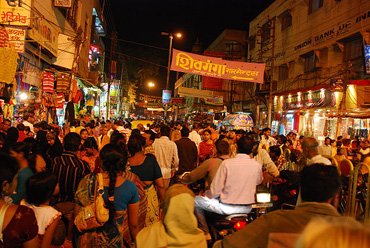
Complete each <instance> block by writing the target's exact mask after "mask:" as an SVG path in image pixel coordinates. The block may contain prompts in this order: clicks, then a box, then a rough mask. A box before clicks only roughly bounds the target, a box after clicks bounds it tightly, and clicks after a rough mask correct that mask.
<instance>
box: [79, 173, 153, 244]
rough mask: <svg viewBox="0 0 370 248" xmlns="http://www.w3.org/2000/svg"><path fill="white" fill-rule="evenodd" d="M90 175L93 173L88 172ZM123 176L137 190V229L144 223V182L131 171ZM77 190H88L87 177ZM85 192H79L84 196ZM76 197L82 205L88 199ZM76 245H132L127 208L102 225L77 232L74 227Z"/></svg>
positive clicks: (146, 202) (145, 203)
mask: <svg viewBox="0 0 370 248" xmlns="http://www.w3.org/2000/svg"><path fill="white" fill-rule="evenodd" d="M90 175H93V173H92V174H90ZM90 175H89V176H90ZM124 177H125V178H126V179H127V180H129V181H131V182H133V183H134V184H135V185H136V187H137V188H138V191H139V222H138V223H139V229H140V230H141V229H142V228H143V227H144V224H145V217H146V211H147V205H148V200H147V196H146V194H145V191H144V189H143V186H145V184H144V183H143V182H141V181H140V179H139V178H138V177H137V176H136V175H135V174H133V173H132V172H129V171H126V172H125V173H124ZM78 190H88V177H85V178H84V179H82V180H81V182H80V185H79V189H78ZM85 195H86V194H79V196H81V197H82V196H83V197H84V198H85ZM81 197H80V198H79V199H76V202H77V203H79V205H84V204H86V203H87V202H88V199H81ZM76 233H77V235H76V236H77V237H76V246H77V247H84V248H90V247H91V248H93V247H102V248H111V247H112V248H116V247H117V248H121V247H132V239H131V234H130V228H129V225H128V213H127V209H126V210H125V211H124V212H123V214H121V215H116V216H115V218H114V219H112V220H109V221H108V222H107V223H105V224H104V226H102V227H99V228H96V229H93V230H90V231H86V232H83V233H79V232H78V231H77V229H76Z"/></svg>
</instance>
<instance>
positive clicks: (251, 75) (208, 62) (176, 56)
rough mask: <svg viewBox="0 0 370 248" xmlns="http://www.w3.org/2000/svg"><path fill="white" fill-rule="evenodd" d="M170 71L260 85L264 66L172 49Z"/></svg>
mask: <svg viewBox="0 0 370 248" xmlns="http://www.w3.org/2000/svg"><path fill="white" fill-rule="evenodd" d="M171 70H173V71H181V72H185V73H190V74H197V75H202V76H207V77H215V78H222V79H229V80H236V81H245V82H255V83H261V84H262V83H263V74H264V70H265V64H262V63H261V64H260V63H245V62H238V61H229V60H223V59H220V58H214V57H208V56H202V55H197V54H193V53H186V52H182V51H179V50H176V49H173V55H172V63H171Z"/></svg>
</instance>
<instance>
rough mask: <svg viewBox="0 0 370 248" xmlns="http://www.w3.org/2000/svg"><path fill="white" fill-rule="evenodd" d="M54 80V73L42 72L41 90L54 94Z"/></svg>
mask: <svg viewBox="0 0 370 248" xmlns="http://www.w3.org/2000/svg"><path fill="white" fill-rule="evenodd" d="M54 79H55V75H54V73H51V72H44V73H43V74H42V89H43V91H44V92H48V93H54Z"/></svg>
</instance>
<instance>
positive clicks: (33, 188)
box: [21, 171, 61, 248]
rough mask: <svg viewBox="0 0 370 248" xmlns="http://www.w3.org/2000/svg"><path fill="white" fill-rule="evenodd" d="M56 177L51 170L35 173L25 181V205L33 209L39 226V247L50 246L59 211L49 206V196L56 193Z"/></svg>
mask: <svg viewBox="0 0 370 248" xmlns="http://www.w3.org/2000/svg"><path fill="white" fill-rule="evenodd" d="M58 190H59V187H58V185H57V179H56V177H55V176H54V175H53V174H52V173H51V172H46V171H45V172H40V173H36V174H35V175H33V176H32V177H30V178H29V179H28V180H27V183H26V201H24V200H23V201H22V203H21V204H22V205H26V206H28V207H30V208H31V209H33V211H34V212H35V216H36V219H37V224H38V227H39V230H38V234H39V243H40V246H39V247H41V248H44V247H51V242H52V239H53V236H54V231H55V228H56V226H57V224H58V221H59V220H60V218H61V213H60V212H58V211H57V210H55V209H54V208H53V207H51V206H50V198H51V196H52V195H55V194H57V193H58Z"/></svg>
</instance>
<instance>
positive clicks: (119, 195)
mask: <svg viewBox="0 0 370 248" xmlns="http://www.w3.org/2000/svg"><path fill="white" fill-rule="evenodd" d="M100 158H101V169H102V171H103V172H102V174H103V183H104V194H103V198H104V200H105V202H106V206H107V208H108V209H109V220H108V222H106V223H105V224H104V225H103V226H102V227H99V228H96V229H93V230H89V231H87V232H84V233H80V234H79V235H78V237H77V247H103V248H108V247H109V248H121V247H130V246H131V243H130V241H129V240H126V239H125V238H124V237H125V233H124V230H125V227H124V215H125V212H126V210H127V214H128V224H129V230H130V233H131V237H132V239H135V237H136V235H137V233H138V232H139V226H138V212H139V203H138V202H139V194H138V190H137V188H136V186H135V184H134V183H133V182H131V181H129V180H127V179H126V178H125V177H124V176H123V175H124V173H123V172H124V170H125V169H126V164H127V156H125V154H124V153H123V152H122V149H121V148H120V147H119V146H117V145H113V144H108V145H106V146H104V147H103V149H102V150H101V151H100ZM89 177H90V176H87V177H86V178H84V179H83V180H81V182H80V185H79V188H78V190H77V192H76V203H77V204H78V205H79V206H86V205H88V204H89V199H88V197H86V195H87V196H88V194H80V193H79V191H81V190H84V188H87V189H85V190H88V186H89V184H88V183H86V181H88V180H89V179H88V178H89ZM86 198H87V199H86ZM77 210H78V209H77ZM77 210H76V211H77Z"/></svg>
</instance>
